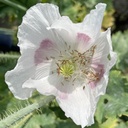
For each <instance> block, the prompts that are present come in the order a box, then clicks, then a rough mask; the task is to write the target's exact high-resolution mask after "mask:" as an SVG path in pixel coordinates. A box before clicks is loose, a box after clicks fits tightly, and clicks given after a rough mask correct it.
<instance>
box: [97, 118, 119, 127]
mask: <svg viewBox="0 0 128 128" xmlns="http://www.w3.org/2000/svg"><path fill="white" fill-rule="evenodd" d="M117 125H118V119H116V118H109V119H107V120H106V121H105V122H104V123H103V124H101V125H100V128H115V127H116V126H117Z"/></svg>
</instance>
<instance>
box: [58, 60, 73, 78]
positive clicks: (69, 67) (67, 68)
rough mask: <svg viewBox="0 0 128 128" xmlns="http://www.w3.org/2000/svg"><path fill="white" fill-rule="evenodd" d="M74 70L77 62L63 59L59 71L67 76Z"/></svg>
mask: <svg viewBox="0 0 128 128" xmlns="http://www.w3.org/2000/svg"><path fill="white" fill-rule="evenodd" d="M74 71H75V64H73V63H72V61H69V60H63V61H62V63H61V64H60V66H59V72H60V74H62V75H63V76H64V77H65V78H67V77H70V76H71V75H72V74H73V73H74Z"/></svg>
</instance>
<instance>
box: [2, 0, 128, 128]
mask: <svg viewBox="0 0 128 128" xmlns="http://www.w3.org/2000/svg"><path fill="white" fill-rule="evenodd" d="M39 2H42V3H53V4H56V5H58V6H59V9H60V13H61V15H67V16H69V17H70V18H71V20H72V21H73V22H75V23H78V22H81V21H82V20H83V18H84V17H85V15H86V14H88V13H89V12H90V10H91V9H94V8H95V5H96V4H97V3H99V2H103V3H106V4H107V9H106V11H105V14H104V19H103V24H102V31H105V30H106V29H107V28H109V27H111V29H112V43H113V49H114V51H116V52H117V54H118V59H117V63H116V65H115V66H114V67H113V69H112V70H111V72H110V80H109V84H108V87H107V93H106V94H105V95H104V96H102V97H101V98H100V101H99V102H98V105H97V110H96V113H95V124H94V125H92V126H90V127H88V128H128V0H0V118H1V119H2V118H4V117H6V116H8V115H10V114H11V113H13V112H15V111H17V110H19V109H21V108H23V107H25V106H27V105H29V104H31V103H33V102H34V101H35V100H36V99H39V98H40V97H42V96H40V95H39V94H38V93H36V92H35V93H34V94H33V97H32V98H30V99H29V100H27V101H20V100H17V99H15V98H14V97H13V95H12V93H11V92H10V91H9V89H8V87H7V85H6V84H5V82H4V74H5V72H6V71H8V70H11V69H13V68H14V67H15V64H16V62H17V59H18V57H19V56H20V53H19V48H18V46H17V43H18V39H17V29H18V26H19V25H20V24H21V21H22V17H23V16H24V14H25V13H26V11H27V9H29V8H30V7H31V6H33V5H35V4H36V3H39ZM85 109H86V108H85ZM10 128H80V127H79V126H76V125H75V124H74V123H73V122H72V120H70V119H67V118H66V117H65V116H64V113H63V112H62V111H61V109H60V108H59V107H58V105H57V103H56V102H55V101H53V102H52V103H50V104H49V105H48V106H46V107H45V108H43V109H39V110H38V111H35V112H33V113H31V114H29V115H27V116H25V117H24V118H23V119H21V120H20V121H19V122H17V123H16V124H14V125H13V126H10Z"/></svg>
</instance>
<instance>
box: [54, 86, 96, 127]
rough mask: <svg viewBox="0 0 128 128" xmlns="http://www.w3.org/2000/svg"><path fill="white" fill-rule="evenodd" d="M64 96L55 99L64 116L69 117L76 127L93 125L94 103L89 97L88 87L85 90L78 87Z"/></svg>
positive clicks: (89, 90)
mask: <svg viewBox="0 0 128 128" xmlns="http://www.w3.org/2000/svg"><path fill="white" fill-rule="evenodd" d="M62 94H63V93H62ZM63 95H64V94H63ZM65 95H67V96H65V97H64V96H63V97H61V96H60V95H59V96H57V97H56V99H57V101H58V103H59V106H60V107H61V108H62V110H63V111H64V112H65V115H66V116H67V117H70V118H71V119H72V120H73V121H74V122H75V123H76V124H77V125H81V126H82V128H83V127H85V126H90V125H91V124H93V123H94V119H93V116H94V112H95V107H96V103H95V102H94V99H93V97H92V96H91V89H90V87H89V86H86V87H85V89H83V87H78V88H76V89H75V90H73V91H72V92H71V93H66V94H65Z"/></svg>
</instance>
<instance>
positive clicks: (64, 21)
mask: <svg viewBox="0 0 128 128" xmlns="http://www.w3.org/2000/svg"><path fill="white" fill-rule="evenodd" d="M105 7H106V5H105V4H103V3H99V4H98V5H96V9H94V10H92V11H91V12H90V14H88V15H87V16H86V17H85V18H84V20H83V22H82V23H77V24H74V23H72V21H71V20H70V19H69V18H68V17H66V16H62V17H61V16H60V14H59V11H58V7H57V6H55V5H53V4H41V3H40V4H37V5H35V6H33V7H31V8H30V9H29V10H28V11H27V13H26V15H25V16H24V17H23V21H22V24H21V25H20V26H19V30H18V39H19V43H18V46H19V47H20V51H21V57H20V58H19V60H18V62H17V65H16V67H15V68H14V69H13V70H11V71H8V72H7V73H6V75H5V81H6V83H7V84H8V86H9V89H10V90H11V91H12V93H13V94H14V96H15V97H16V98H19V99H27V98H29V97H31V95H32V92H33V91H34V90H35V89H36V90H37V91H38V92H40V93H41V94H44V95H54V96H55V97H56V100H57V102H58V104H59V106H60V107H61V108H62V110H63V111H64V112H65V115H66V116H67V117H70V118H71V119H72V120H73V121H74V122H75V123H76V124H77V125H81V126H82V127H85V126H89V125H91V124H93V123H94V113H95V109H96V105H97V102H98V99H99V96H100V95H102V94H104V93H105V90H106V86H107V83H108V74H109V70H110V68H111V67H112V66H113V65H114V64H115V61H116V54H115V53H114V52H113V50H112V44H111V36H110V29H108V30H107V31H105V32H101V31H100V30H101V23H102V19H103V14H104V10H105ZM108 56H109V57H108Z"/></svg>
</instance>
